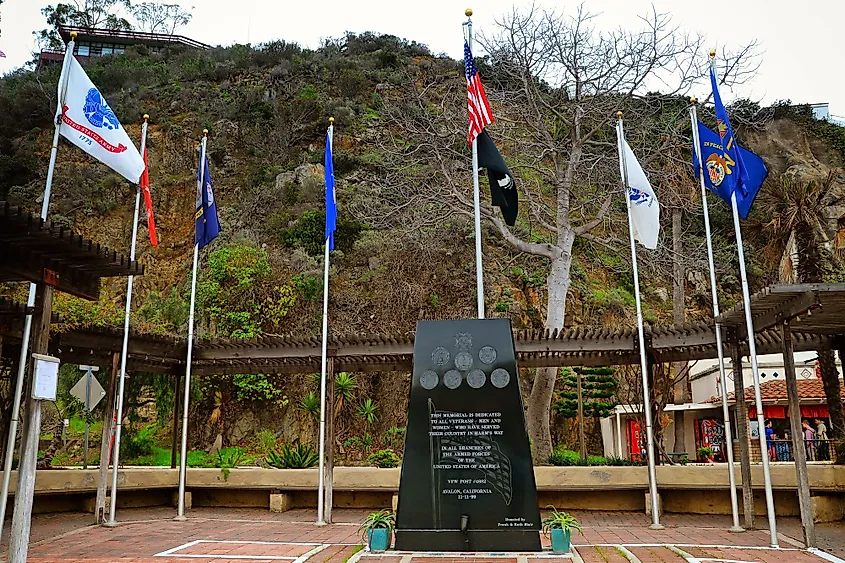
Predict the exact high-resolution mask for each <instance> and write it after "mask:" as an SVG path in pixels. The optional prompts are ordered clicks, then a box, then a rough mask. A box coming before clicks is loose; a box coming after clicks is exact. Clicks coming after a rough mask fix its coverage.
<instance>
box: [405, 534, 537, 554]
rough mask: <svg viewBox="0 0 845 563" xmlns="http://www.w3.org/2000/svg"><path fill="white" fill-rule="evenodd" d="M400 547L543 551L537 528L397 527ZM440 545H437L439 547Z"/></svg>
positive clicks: (409, 548) (445, 549)
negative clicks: (448, 528) (430, 528)
mask: <svg viewBox="0 0 845 563" xmlns="http://www.w3.org/2000/svg"><path fill="white" fill-rule="evenodd" d="M395 533H396V543H395V545H394V548H395V549H396V550H399V551H431V550H432V548H435V549H436V550H437V551H475V552H478V551H522V552H540V551H542V550H543V549H542V546H541V544H540V532H538V531H536V530H507V531H506V530H468V531H467V533H466V534H463V533H461V531H460V530H396V532H395ZM435 546H436V547H435Z"/></svg>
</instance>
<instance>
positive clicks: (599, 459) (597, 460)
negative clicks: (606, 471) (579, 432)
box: [587, 455, 607, 465]
mask: <svg viewBox="0 0 845 563" xmlns="http://www.w3.org/2000/svg"><path fill="white" fill-rule="evenodd" d="M587 465H607V458H605V457H604V456H603V455H591V456H587Z"/></svg>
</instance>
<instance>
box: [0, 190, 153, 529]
mask: <svg viewBox="0 0 845 563" xmlns="http://www.w3.org/2000/svg"><path fill="white" fill-rule="evenodd" d="M143 273H144V267H143V266H142V265H141V264H139V263H138V262H135V261H133V260H130V259H129V258H128V257H126V256H124V255H122V254H119V253H118V252H116V251H114V250H111V249H109V248H107V247H105V246H102V245H100V244H98V243H96V242H94V241H92V240H89V239H86V238H84V237H82V236H81V235H79V234H76V233H74V232H73V231H71V230H70V229H67V228H65V227H62V226H60V225H56V224H54V223H52V222H51V221H47V220H44V219H41V218H40V217H39V216H36V215H33V214H32V213H30V212H28V211H25V210H24V209H22V208H20V207H17V206H14V205H11V204H10V203H9V202H5V201H0V282H30V283H33V284H35V286H36V291H35V301H34V307H29V306H28V305H23V304H18V303H13V302H10V301H6V300H4V301H3V303H2V304H0V310H2V312H3V313H4V314H3V315H1V316H0V318H2V320H0V337H2V338H3V340H2V341H0V349H2V352H0V355H2V356H5V357H7V358H8V357H11V362H7V365H9V366H10V370H9V372H10V373H11V374H12V378H13V379H14V381H13V384H12V386H11V388H12V389H13V393H14V396H15V397H17V396H18V390H17V388H16V385H15V384H16V383H17V379H16V377H15V374H17V372H18V371H19V369H20V365H19V364H20V353H21V345H22V343H21V339H22V333H23V328H22V327H23V326H25V318H26V317H27V316H28V315H31V316H32V319H31V321H32V344H31V347H30V348H29V353H28V354H27V355H26V361H30V358H32V354H45V353H48V352H49V347H50V342H49V337H50V324H51V323H52V322H55V321H58V320H60V319H59V318H58V317H56V316H55V315H54V314H53V311H52V306H53V292H54V291H63V292H66V293H69V294H71V295H75V296H77V297H81V298H83V299H88V300H97V299H99V297H100V286H101V283H100V282H101V280H102V278H104V277H116V276H129V275H135V276H138V275H142V274H143ZM32 371H33V370H32V369H30V373H32ZM115 371H116V369H115V370H112V380H114V377H115V374H114V372H115ZM31 386H32V378H31V377H30V378H27V387H26V388H25V389H23V390H22V394H21V397H23V398H25V399H26V413H27V417H29V418H31V417H32V413H33V412H37V409H38V408H40V407H38V405H37V403H36V401H35V399H32V398H31V396H30V395H31ZM113 387H114V386H113V385H110V392H111V393H112V394H113V393H114V390H113ZM112 396H113V395H112ZM111 402H112V401H111V400H109V402H108V403H107V405H111ZM14 410H16V409H14V408H13V411H14ZM17 414H18V413H17V412H13V425H15V424H16V421H17ZM109 416H111V415H109ZM24 428H25V431H26V433H27V434H26V435H24V436H22V437H21V455H20V471H19V479H18V493H19V494H18V495H17V498H16V508H17V507H20V510H22V511H23V514H29V513H31V508H32V494H33V490H34V486H35V463H36V461H35V452H36V451H37V447H38V430H39V429H38V424H27V425H25V426H24ZM105 431H106V432H108V427H107V428H106V429H105ZM103 442H104V443H105V444H106V445H107V444H108V435H107V434H106V437H105V438H104V440H103ZM101 455H102V454H101ZM105 455H106V456H108V449H107V448H106V453H105ZM104 469H105V466H104V468H102V469H101V483H102V487H101V488H102V494H100V492H98V499H99V498H100V497H102V502H103V506H104V505H105V473H104ZM8 473H9V472H8V471H4V482H5V483H8V478H9V474H8ZM5 501H6V499H5V498H4V499H3V500H2V502H4V503H5ZM4 507H5V504H4ZM23 521H26V522H28V517H26V518H24V520H23ZM13 522H14V520H13ZM26 525H28V524H26ZM26 533H27V534H28V531H27V532H26Z"/></svg>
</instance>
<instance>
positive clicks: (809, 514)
mask: <svg viewBox="0 0 845 563" xmlns="http://www.w3.org/2000/svg"><path fill="white" fill-rule="evenodd" d="M781 338H782V339H781V343H782V345H783V369H784V372H785V373H786V394H787V397H788V399H789V428H790V430H791V431H792V451H793V455H794V458H795V478H796V483H797V484H798V505H799V507H800V509H801V525H802V527H803V528H804V544H805V545H806V547H808V548H810V547H816V528H815V525H814V524H813V507H812V504H811V501H810V484H809V479H808V477H807V451H806V450H805V449H804V447H805V446H804V433H803V432H802V429H801V404H800V403H801V402H800V399H799V397H798V380H797V378H796V376H795V358H793V355H792V331H791V329H790V327H789V320H786V321H784V322H783V324H782V325H781Z"/></svg>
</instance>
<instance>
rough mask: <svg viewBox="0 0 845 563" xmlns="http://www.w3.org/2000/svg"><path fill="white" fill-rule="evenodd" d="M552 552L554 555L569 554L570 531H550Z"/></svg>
mask: <svg viewBox="0 0 845 563" xmlns="http://www.w3.org/2000/svg"><path fill="white" fill-rule="evenodd" d="M551 532H552V551H553V552H554V553H569V549H570V547H571V546H570V540H571V539H572V530H561V529H559V528H558V529H557V530H552V531H551Z"/></svg>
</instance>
